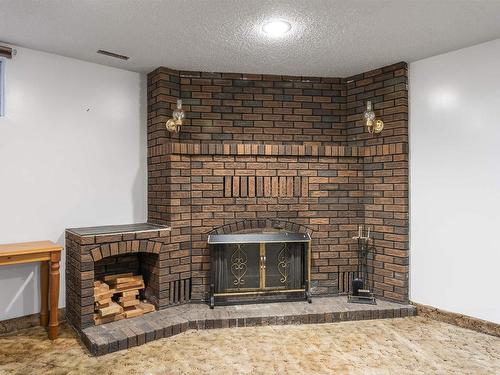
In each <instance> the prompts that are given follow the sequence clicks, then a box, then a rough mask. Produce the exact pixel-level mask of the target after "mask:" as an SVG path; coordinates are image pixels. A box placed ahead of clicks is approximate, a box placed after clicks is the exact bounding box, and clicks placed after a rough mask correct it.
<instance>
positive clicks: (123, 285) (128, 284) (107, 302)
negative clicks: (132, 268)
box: [94, 273, 155, 325]
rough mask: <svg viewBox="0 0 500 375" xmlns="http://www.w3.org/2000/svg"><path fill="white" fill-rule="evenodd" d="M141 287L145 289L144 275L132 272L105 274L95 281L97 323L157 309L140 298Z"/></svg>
mask: <svg viewBox="0 0 500 375" xmlns="http://www.w3.org/2000/svg"><path fill="white" fill-rule="evenodd" d="M141 289H144V280H143V278H142V276H141V275H133V274H132V273H124V274H118V275H111V276H105V277H104V279H103V280H102V281H100V280H99V281H96V282H94V307H95V313H94V323H95V325H99V324H104V323H109V322H114V321H117V320H121V319H126V318H133V317H135V316H141V315H143V314H145V313H148V312H152V311H155V307H154V305H152V304H150V303H147V302H146V301H141V300H140V299H139V291H140V290H141Z"/></svg>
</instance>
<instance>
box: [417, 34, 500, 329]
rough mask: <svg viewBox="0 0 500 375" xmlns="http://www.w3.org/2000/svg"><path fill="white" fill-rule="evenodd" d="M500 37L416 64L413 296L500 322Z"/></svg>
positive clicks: (435, 304) (462, 312)
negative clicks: (499, 38) (499, 289)
mask: <svg viewBox="0 0 500 375" xmlns="http://www.w3.org/2000/svg"><path fill="white" fill-rule="evenodd" d="M499 68H500V40H495V41H492V42H489V43H485V44H481V45H477V46H474V47H471V48H466V49H462V50H459V51H455V52H451V53H447V54H444V55H439V56H435V57H431V58H428V59H424V60H420V61H417V62H414V63H411V64H410V168H411V171H410V173H411V177H410V196H411V202H410V212H411V223H410V227H411V259H410V267H411V274H410V275H411V276H410V278H411V283H410V284H411V289H410V293H411V299H412V300H413V301H415V302H419V303H423V304H428V305H432V306H434V307H438V308H441V309H444V310H448V311H452V312H456V313H461V314H465V315H470V316H474V317H477V318H481V319H486V320H489V321H493V322H496V323H500V293H499V291H498V288H499V286H500V282H499V280H500V279H499V276H500V69H499Z"/></svg>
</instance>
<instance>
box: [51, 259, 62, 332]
mask: <svg viewBox="0 0 500 375" xmlns="http://www.w3.org/2000/svg"><path fill="white" fill-rule="evenodd" d="M60 260H61V253H52V254H51V256H50V322H49V339H51V340H54V339H56V338H57V328H58V326H59V317H58V313H59V261H60Z"/></svg>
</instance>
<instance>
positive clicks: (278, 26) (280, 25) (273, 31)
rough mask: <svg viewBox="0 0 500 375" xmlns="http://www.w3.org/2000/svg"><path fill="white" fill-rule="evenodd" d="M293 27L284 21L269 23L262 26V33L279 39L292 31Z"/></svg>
mask: <svg viewBox="0 0 500 375" xmlns="http://www.w3.org/2000/svg"><path fill="white" fill-rule="evenodd" d="M291 28H292V25H290V23H289V22H286V21H282V20H274V21H269V22H266V23H265V24H264V26H262V31H264V33H266V34H267V35H269V36H272V37H279V36H283V35H285V34H286V33H287V32H289V31H290V29H291Z"/></svg>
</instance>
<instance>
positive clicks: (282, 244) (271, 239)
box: [208, 229, 311, 308]
mask: <svg viewBox="0 0 500 375" xmlns="http://www.w3.org/2000/svg"><path fill="white" fill-rule="evenodd" d="M208 244H209V246H210V253H211V285H210V307H212V308H213V307H214V306H215V305H216V304H221V305H222V304H229V303H245V302H260V301H283V300H297V299H300V300H302V299H307V301H308V302H311V296H310V291H309V281H310V262H311V258H310V250H311V249H310V248H311V236H310V234H309V233H297V232H289V231H286V230H276V229H258V230H252V231H246V232H244V233H230V234H211V235H209V237H208Z"/></svg>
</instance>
